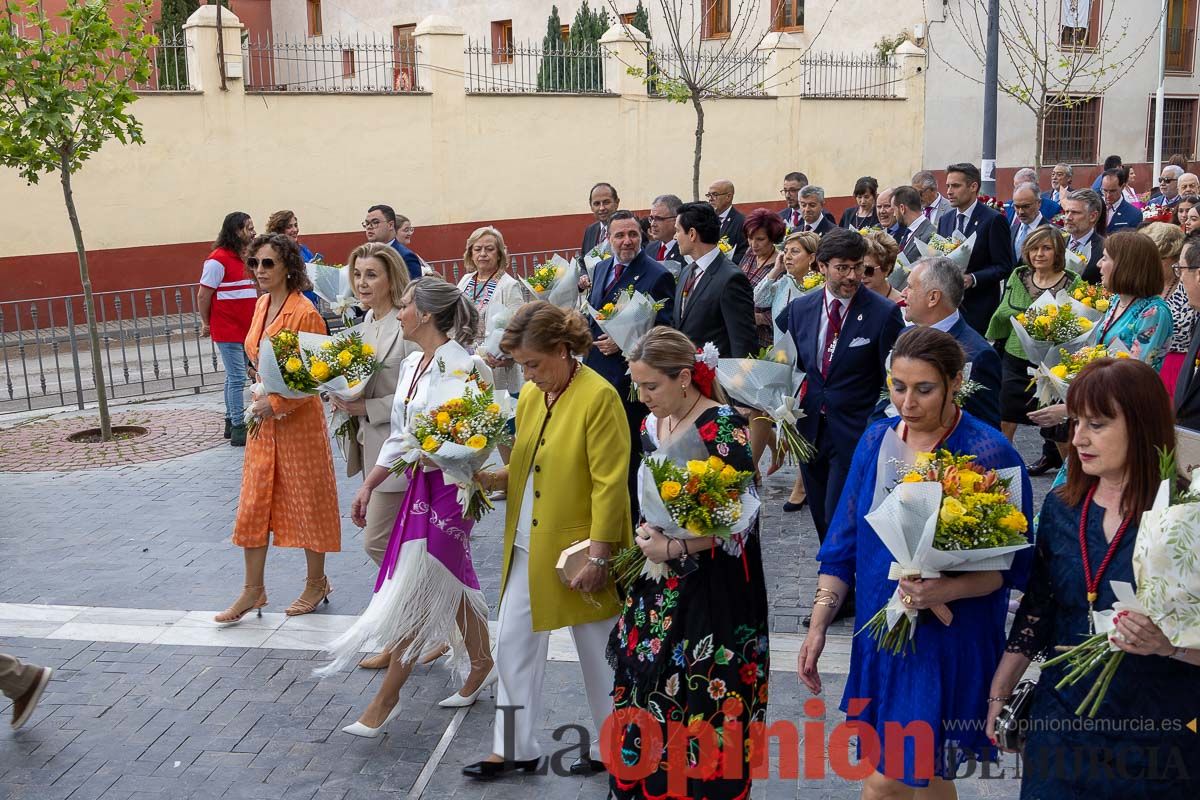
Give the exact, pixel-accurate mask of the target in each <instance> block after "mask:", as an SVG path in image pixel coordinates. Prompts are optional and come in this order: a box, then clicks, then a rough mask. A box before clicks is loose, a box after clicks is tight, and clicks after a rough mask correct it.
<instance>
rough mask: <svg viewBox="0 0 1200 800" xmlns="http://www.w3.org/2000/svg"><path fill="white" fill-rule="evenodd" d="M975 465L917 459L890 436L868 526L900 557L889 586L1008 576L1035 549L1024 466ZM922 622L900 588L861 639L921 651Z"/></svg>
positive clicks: (966, 460) (964, 459) (934, 457)
mask: <svg viewBox="0 0 1200 800" xmlns="http://www.w3.org/2000/svg"><path fill="white" fill-rule="evenodd" d="M974 459H975V457H974V456H960V455H955V454H953V453H951V452H950V451H948V450H939V451H938V452H937V453H917V454H915V455H914V454H912V453H911V451H909V450H908V448H907V446H906V445H905V444H904V443H903V442H902V441H901V440H900V437H899V436H897V435H896V432H895V429H890V430H888V431H887V433H886V434H885V435H884V441H883V444H882V446H881V448H880V456H879V462H878V475H877V479H876V481H877V482H876V487H875V493H876V495H875V496H876V501H875V502H874V503H873V505H872V510H871V511H870V512H868V513H867V515H866V520H867V522H868V523H870V525H871V527H872V528H874V529H875V532H876V533H877V534H878V535H879V538H880V540H882V541H883V543H884V545H885V546H886V547H887V548H888V551H889V552H890V553H891V554H892V558H894V559H895V561H893V562H892V565H891V567H890V568H889V571H888V578H889V580H897V581H898V580H899V579H900V578H937V577H940V575H941V573H942V572H946V571H950V570H954V571H959V572H979V571H987V570H1005V569H1008V568H1009V567H1011V566H1012V561H1013V558H1014V555H1015V553H1016V552H1017V551H1018V550H1022V549H1025V548H1027V547H1030V546H1031V545H1030V542H1029V540H1028V538H1027V536H1026V532H1027V530H1028V527H1029V525H1028V521H1027V519H1026V518H1025V514H1024V513H1023V512H1022V511H1021V509H1022V494H1023V487H1022V483H1021V480H1022V479H1021V470H1020V468H1019V467H1012V468H1008V469H999V470H997V469H986V468H984V467H981V466H980V465H978V464H976V463H975V460H974ZM889 485H890V486H891V490H890V491H889V490H888V488H887V487H888V486H889ZM930 610H931V611H932V612H933V613H934V615H935V616H937V617H938V619H939V620H941V621H942V623H943V624H946V625H949V624H950V622H951V621H952V619H953V615H952V614H951V612H950V609H949V608H947V607H945V606H938V607H935V608H933V609H930ZM917 616H918V612H917V611H916V610H914V609H912V608H910V607H909V606H907V605H905V603H904V602H903V599H902V598H901V596H900V588H899V586H897V588H896V589H895V591H894V592H893V593H892V596H891V599H890V600H888V602H887V603H886V604H885V605H884V606H883V608H881V609H880V610H879V611H878V612H877V613H876V614H875V616H873V617H872V618H871V619H870V620H869V621H868V622H867V624H866V625H864V626H863V628H862V630H860V631H859V633H862V632H863V631H866V632H867V633H868V634H870V636H871V638H873V639H875V641H876V645H877V647H878V648H879V649H884V648H886V649H887V650H888V651H890V652H891V653H893V654H902V653H904V652H905V651H906V650H910V649H913V648H915V644H914V643H913V637H914V635H915V634H916V622H917Z"/></svg>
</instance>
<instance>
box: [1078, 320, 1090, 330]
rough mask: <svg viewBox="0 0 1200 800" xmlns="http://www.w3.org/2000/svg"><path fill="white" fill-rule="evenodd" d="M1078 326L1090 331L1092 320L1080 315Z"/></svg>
mask: <svg viewBox="0 0 1200 800" xmlns="http://www.w3.org/2000/svg"><path fill="white" fill-rule="evenodd" d="M1079 328H1080V329H1081V330H1084V331H1090V330H1091V329H1092V321H1091V320H1090V319H1088V318H1087V317H1080V318H1079Z"/></svg>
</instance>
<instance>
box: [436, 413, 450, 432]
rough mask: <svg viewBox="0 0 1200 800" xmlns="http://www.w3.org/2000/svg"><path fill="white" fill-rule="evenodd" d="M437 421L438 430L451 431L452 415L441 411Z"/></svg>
mask: <svg viewBox="0 0 1200 800" xmlns="http://www.w3.org/2000/svg"><path fill="white" fill-rule="evenodd" d="M436 420H437V426H438V430H443V431H444V430H449V428H450V415H449V414H447V413H446V412H445V411H439V412H438V413H437V417H436Z"/></svg>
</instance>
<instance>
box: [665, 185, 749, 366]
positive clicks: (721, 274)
mask: <svg viewBox="0 0 1200 800" xmlns="http://www.w3.org/2000/svg"><path fill="white" fill-rule="evenodd" d="M720 239H721V223H720V221H719V220H718V219H717V212H715V211H713V208H712V206H710V205H709V204H708V203H684V204H683V205H682V206H680V207H679V216H678V217H677V218H676V220H675V241H676V242H678V244H679V249H680V251H682V253H683V254H684V255H685V256H688V257H689V258H691V263H689V264H688V265H687V266H686V267H684V268H683V272H682V273H681V274H680V275H679V286H678V288H677V289H676V290H675V303H674V307H673V312H674V313H673V314H672V318H671V326H672V327H674V328H676V329H678V330H680V331H682V332H683V333H685V334H687V336H688V338H689V339H691V340H692V341H693V342H695V344H696V347H703V346H704V343H705V342H712V343H713V344H715V345H716V346H717V350H718V351H720V353H721V357H722V358H745V357H746V356H748V355H750V354H751V353H754V352H757V351H758V332H757V331H756V330H755V328H754V291H753V290H752V289H751V288H750V280H749V279H748V278H747V277H746V274H745V273H744V272H742V271H741V270H740V269H738V268H737V267H735V266H734V265H733V263H732V262H731V261H730V260H729V259H728V258H726V257H725V254H724V253H722V252H721V249H720V248H719V247H717V242H718V241H720Z"/></svg>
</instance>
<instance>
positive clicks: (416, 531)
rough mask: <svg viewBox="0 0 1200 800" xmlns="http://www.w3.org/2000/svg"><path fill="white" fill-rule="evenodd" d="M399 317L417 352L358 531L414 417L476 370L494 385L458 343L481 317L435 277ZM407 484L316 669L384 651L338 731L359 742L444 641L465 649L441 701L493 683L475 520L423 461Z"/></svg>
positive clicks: (468, 698) (411, 294)
mask: <svg viewBox="0 0 1200 800" xmlns="http://www.w3.org/2000/svg"><path fill="white" fill-rule="evenodd" d="M398 317H399V320H400V326H401V328H402V329H403V332H404V337H405V338H406V339H407V340H408V341H410V342H412V343H413V344H414V345H416V346H417V347H419V348H420V352H417V353H412V354H411V355H410V356H408V358H406V359H405V360H404V364H403V367H402V369H401V372H400V379H399V382H398V383H397V385H396V392H395V400H394V403H393V405H392V415H391V435H389V436H388V438H387V440H386V441H385V442H384V443H383V445H382V446H381V447H380V450H379V456H378V458H377V459H376V462H375V466H374V467H373V468H372V469H371V471H370V472H369V473H368V474H367V477H366V479H365V480H364V481H363V485H362V488H361V489H359V491H358V493H357V494H356V495H355V496H354V503H353V506H352V507H351V512H350V514H351V518H352V519H353V520H354V522H355V524H357V525H362V524H364V523H365V522H366V518H367V511H368V508H369V507H370V504H371V502H373V500H372V495H373V493H374V492H375V491H376V490H377V489H378V488H379V487H380V486H381V485H382V484H383V482H384V481H385V480H387V479H388V477H389V476H390V475H391V472H390V471H389V467H391V466H392V465H393V464H395V463H396V462H398V461H400V460H401V458H402V457H404V456H405V455H407V454H409V453H410V452H411V450H412V441H411V440H412V436H411V434H410V433H409V430H410V425H411V423H412V420H413V419H414V418H415V416H416V415H417V414H419V413H422V412H425V411H429V410H431V408H432V407H436V404H438V403H441V402H444V401H445V400H447V399H449V398H450V397H458V396H461V395H462V392H463V391H464V390H465V388H466V381H467V376H468V375H470V373H471V372H472V371H473V370H478V373H479V376H480V379H481V380H483V381H487V382H490V381H491V380H492V375H491V370H490V369H489V368H488V367H487V365H486V364H484V363H483V362H482V361H481V360H480V359H479V358H478V357H475V356H473V355H472V354H471V353H470V351H468V350H467V348H466V347H465V346H464V344H465V343H470V342H473V341H475V340H476V339H477V338H478V329H479V313H478V312H477V311H476V310H475V306H474V305H472V304H471V302H470V301H469V300H468V299H467V298H466V297H465V296H464V295H463V294H462V293H461V292H460V291H459V290H458V289H457V288H455V287H454V286H451V285H450V284H448V283H446V282H445V281H443V280H442V279H440V278H421V279H420V280H417V281H414V282H413V283H412V285H411V286H410V287H409V289H408V291H407V292H406V293H405V294H404V297H403V298H402V299H401V301H400V306H399V313H398ZM451 336H454V337H455V338H451ZM408 478H409V487H408V491H407V492H406V493H405V496H404V500H403V502H402V503H401V506H400V510H399V516H398V517H397V518H396V521H395V525H394V527H393V529H392V533H391V538H390V540H389V542H388V547H387V550H386V552H385V554H384V557H383V562H382V564H381V565H380V571H379V578H378V580H377V581H376V585H375V595H374V597H372V599H371V603H370V605H369V606H368V607H367V610H366V611H364V612H363V614H362V616H360V617H359V618H358V620H357V621H356V622H355V623H354V624H353V625H352V626H351V628H350V629H349V630H348V631H346V633H344V634H342V635H341V636H339V637H338V638H337V639H335V640H334V641H333V642H331V643H330V644H329V645H327V646H326V650H327V651H329V652H331V653H332V654H333V656H334V661H333V663H332V664H329V665H328V666H326V667H324V668H322V669H321V670H319V671H318V673H319V674H322V675H328V674H331V673H333V672H335V671H337V670H338V669H341V668H342V667H344V666H346V665H348V664H349V663H350V662H351V661H352V660H353V659H355V658H356V657H357V653H358V652H359V651H360V650H361V649H362V648H363V647H365V646H367V645H377V646H383V647H384V649H385V650H386V651H387V652H388V655H389V663H388V670H387V674H386V675H385V676H384V678H383V681H382V682H381V684H380V686H379V691H378V692H377V693H376V695H375V697H374V698H373V699H372V700H371V702H370V704H369V705H368V706H367V708H366V709H365V710H364V711H363V713H362V716H361V717H360V718H359V720H358V722H355V723H354V724H353V725H348V726H347V727H345V728H343V730H344V731H345V732H346V733H350V734H354V735H356V736H366V737H375V736H378V735H379V733H380V732H381V730H382V729H383V727H384V726H385V725H386V724H387V723H388V722H389V721H391V720H392V719H394V718H395V717H396V715H397V714H398V713H399V709H400V690H401V689H402V688H403V686H404V683H405V682H406V681H407V680H408V676H409V674H410V673H411V672H412V667H413V665H414V664H415V663H416V661H417V659H418V658H419V657H420V656H421V655H422V654H424V653H427V652H429V651H430V650H432V649H436V648H437V647H438V646H440V645H441V644H442V643H445V642H449V643H450V644H451V645H452V646H453V648H454V653H455V656H456V660H461V658H462V656H463V654H464V652H465V655H466V656H468V657H469V659H470V673H469V674H468V675H467V678H466V681H465V682H464V684H463V687H462V688H461V689H460V690H459V691H458V692H456V693H455V694H453V695H451V696H450V697H448V698H446V699H445V700H443V701H441V703H439V705H441V706H448V707H457V706H467V705H471V704H472V703H474V702H475V699H476V698H477V697H478V696H479V693H480V692H481V691H482V690H483V689H484V688H485V687H487V686H490V685H492V684H493V683H495V681H496V672H495V664H494V662H493V660H492V656H491V646H490V643H489V640H488V628H487V619H488V607H487V602H486V601H485V600H484V597H483V592H482V591H481V589H480V586H479V579H478V578H477V577H476V575H475V568H474V566H473V565H472V563H471V547H470V535H471V529H472V528H473V526H474V521H473V520H472V519H471V518H469V517H466V518H464V516H463V510H462V508H461V506H459V504H458V499H457V495H458V488H457V487H456V486H455V485H454V483H452V482H450V481H448V480H445V479H444V478H443V475H442V472H441V470H439V469H438V468H437V467H435V466H433V465H432V464H429V463H428V462H427V461H426V460H425V459H424V458H422V459H420V461H419V462H418V463H417V464H415V465H414V466H413V467H412V468H411V469H410V470H409V472H408Z"/></svg>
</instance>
